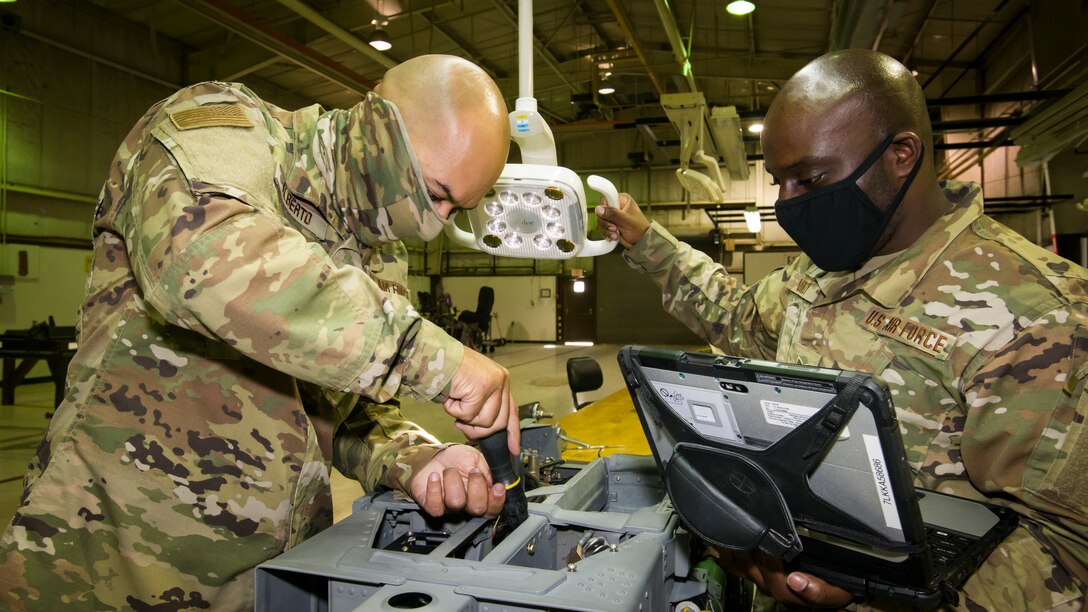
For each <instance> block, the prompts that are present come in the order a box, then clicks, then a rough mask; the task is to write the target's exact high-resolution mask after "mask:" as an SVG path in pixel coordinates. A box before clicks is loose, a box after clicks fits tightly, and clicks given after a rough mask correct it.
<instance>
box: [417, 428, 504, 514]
mask: <svg viewBox="0 0 1088 612" xmlns="http://www.w3.org/2000/svg"><path fill="white" fill-rule="evenodd" d="M408 489H409V494H410V495H411V496H412V499H414V500H415V501H416V503H417V504H419V507H420V508H423V511H424V512H426V513H427V514H429V515H431V516H442V515H443V514H445V513H446V512H461V511H465V512H467V513H469V514H471V515H474V516H486V517H488V518H493V517H496V516H498V515H499V511H500V510H502V504H503V502H504V501H505V500H506V489H505V488H504V487H503V486H502V484H499V483H495V484H491V470H489V469H488V468H487V462H485V461H484V456H483V455H481V454H480V451H478V450H476V449H475V448H472V447H471V446H465V445H464V444H455V445H453V446H449V447H447V448H445V449H443V450H442V451H441V452H439V453H438V454H437V455H435V456H434V457H433V458H431V460H430V461H428V462H427V463H426V464H425V465H424V466H423V468H422V469H420V470H419V472H417V473H416V474H415V475H413V476H412V479H411V480H410V481H409V482H408Z"/></svg>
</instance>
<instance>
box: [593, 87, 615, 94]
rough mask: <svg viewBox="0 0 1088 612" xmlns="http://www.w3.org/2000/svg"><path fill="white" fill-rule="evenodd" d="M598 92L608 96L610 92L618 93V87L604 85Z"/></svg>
mask: <svg viewBox="0 0 1088 612" xmlns="http://www.w3.org/2000/svg"><path fill="white" fill-rule="evenodd" d="M597 93H599V94H601V95H602V96H607V95H608V94H612V93H616V88H615V87H608V86H604V87H602V88H600V89H598V90H597Z"/></svg>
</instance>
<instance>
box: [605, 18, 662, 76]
mask: <svg viewBox="0 0 1088 612" xmlns="http://www.w3.org/2000/svg"><path fill="white" fill-rule="evenodd" d="M604 1H605V4H607V5H608V8H609V9H610V10H611V11H612V15H613V16H614V17H615V18H616V23H617V24H619V26H620V30H621V31H623V36H624V38H626V39H627V43H628V44H629V45H631V47H632V48H634V50H635V55H637V56H638V59H639V61H641V62H642V67H643V68H644V69H645V70H646V74H647V75H648V76H649V77H650V82H651V83H653V85H654V90H655V91H657V95H658V97H660V96H661V95H662V94H664V93H665V88H664V87H662V86H661V81H659V80H657V74H656V73H655V72H654V71H653V69H651V68H650V60H649V58H648V57H647V56H646V49H645V48H644V47H643V46H642V43H641V42H640V41H639V39H638V36H637V35H636V34H635V26H634V24H632V23H631V18H630V17H628V16H627V11H626V10H624V8H623V6H622V5H621V4H620V3H619V1H618V0H604Z"/></svg>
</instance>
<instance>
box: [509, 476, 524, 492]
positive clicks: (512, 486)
mask: <svg viewBox="0 0 1088 612" xmlns="http://www.w3.org/2000/svg"><path fill="white" fill-rule="evenodd" d="M519 484H521V476H518V479H517V480H515V481H514V482H511V483H510V484H508V485H506V490H507V491H509V490H510V489H513V488H514V487H516V486H518V485H519Z"/></svg>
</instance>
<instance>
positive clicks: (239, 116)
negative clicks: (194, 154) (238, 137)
mask: <svg viewBox="0 0 1088 612" xmlns="http://www.w3.org/2000/svg"><path fill="white" fill-rule="evenodd" d="M170 121H172V122H174V126H175V127H177V128H178V129H179V130H195V129H197V128H206V127H243V128H251V127H253V122H252V121H250V120H249V117H246V114H245V112H244V111H243V110H242V108H241V107H240V106H238V105H237V104H209V105H207V106H198V107H196V108H187V109H185V110H182V111H178V112H176V113H170Z"/></svg>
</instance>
